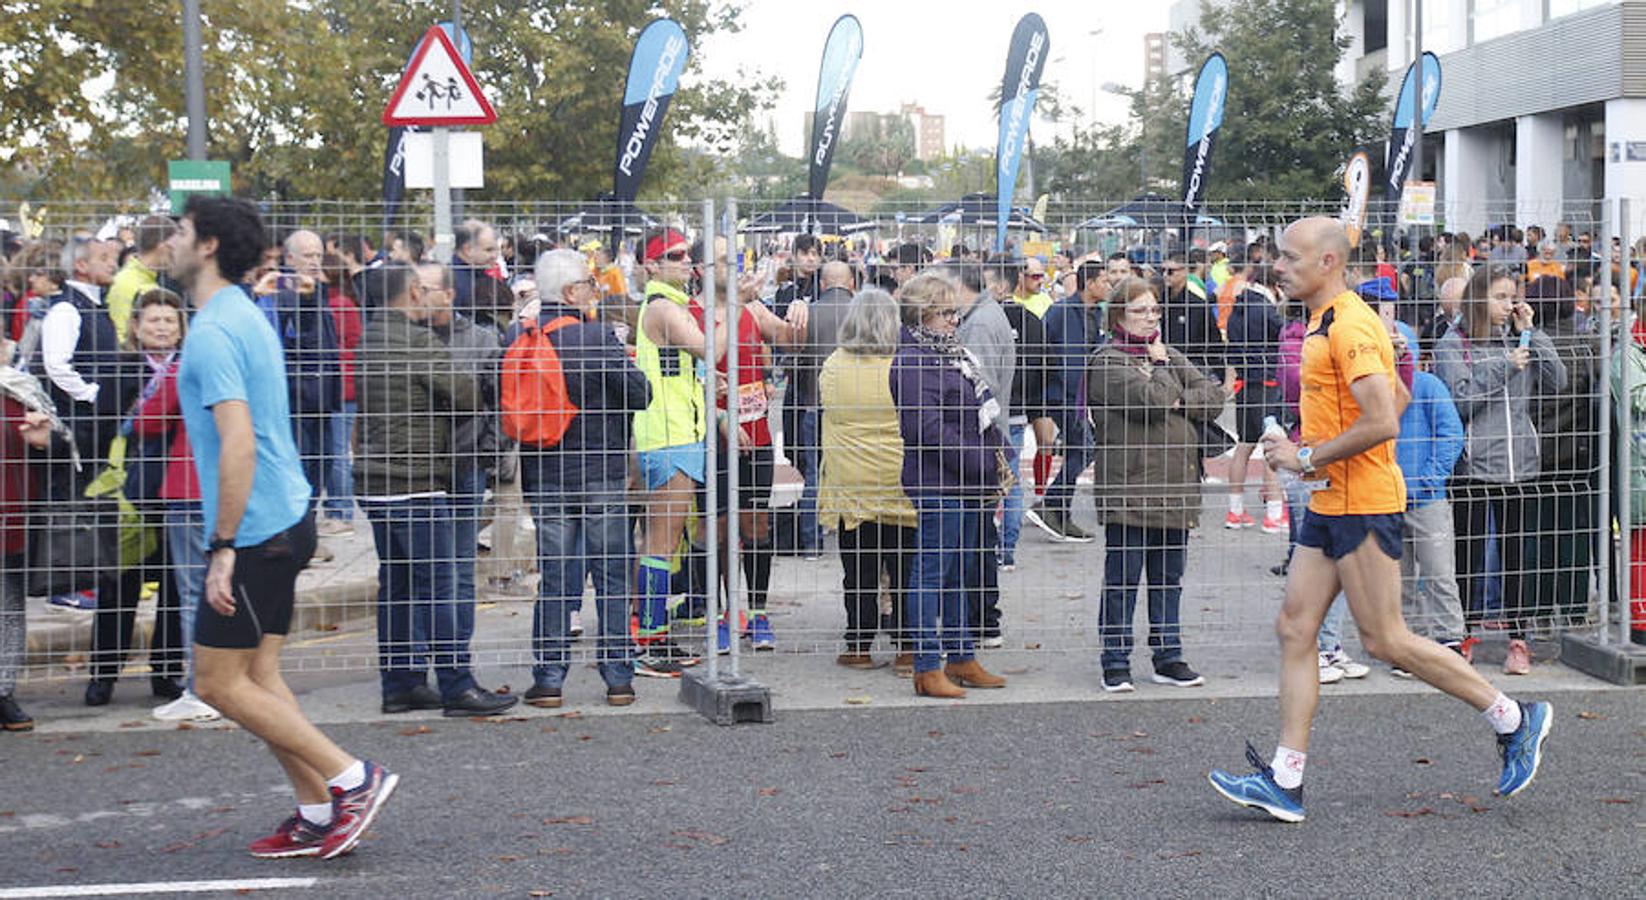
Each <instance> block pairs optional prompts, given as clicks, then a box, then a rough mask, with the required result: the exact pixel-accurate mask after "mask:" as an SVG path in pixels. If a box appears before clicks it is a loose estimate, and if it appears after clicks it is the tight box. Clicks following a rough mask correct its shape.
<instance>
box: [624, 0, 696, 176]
mask: <svg viewBox="0 0 1646 900" xmlns="http://www.w3.org/2000/svg"><path fill="white" fill-rule="evenodd" d="M690 52H691V50H690V48H689V47H688V46H687V44H686V30H685V29H684V28H681V27H680V23H679V22H676V21H675V20H673V19H657V20H656V21H654V22H652V23H651V24H650V25H647V26H646V29H645V30H644V31H642V32H640V39H639V40H637V41H635V44H634V55H633V56H631V57H629V80H628V83H627V85H626V86H625V87H624V88H623V118H622V119H621V120H619V124H618V126H617V164H616V166H615V167H613V169H612V194H613V195H614V196H615V197H616V198H617V199H618V200H619V201H624V200H626V201H629V202H633V201H634V198H635V195H636V194H638V193H639V192H640V179H642V178H644V177H645V175H646V162H647V160H650V159H651V157H652V148H653V147H655V146H657V138H658V135H660V134H662V133H663V115H664V113H667V112H668V111H669V100H670V99H672V98H673V97H674V91H675V88H677V87H679V86H680V73H681V71H683V70H684V69H685V68H686V57H687V55H688V54H689V53H690Z"/></svg>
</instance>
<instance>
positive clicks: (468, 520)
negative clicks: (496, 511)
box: [446, 462, 486, 646]
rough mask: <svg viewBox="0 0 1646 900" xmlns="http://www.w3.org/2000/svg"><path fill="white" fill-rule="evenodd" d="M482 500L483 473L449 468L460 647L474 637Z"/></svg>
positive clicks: (454, 593) (448, 496)
mask: <svg viewBox="0 0 1646 900" xmlns="http://www.w3.org/2000/svg"><path fill="white" fill-rule="evenodd" d="M485 501H486V473H485V471H483V470H481V469H477V468H475V467H474V466H469V465H463V464H462V463H461V462H460V463H459V464H458V465H455V466H453V467H452V486H451V490H450V491H449V492H448V493H447V494H446V505H447V506H449V507H450V508H451V515H452V553H451V557H452V598H453V599H454V600H456V601H457V604H458V608H457V629H458V632H459V634H460V635H461V636H462V639H463V644H464V646H467V645H468V643H469V638H471V637H473V636H474V604H475V600H476V599H477V598H478V596H479V595H478V594H477V593H476V592H475V587H474V560H475V555H476V554H478V553H479V551H480V510H481V507H482V506H484V504H485Z"/></svg>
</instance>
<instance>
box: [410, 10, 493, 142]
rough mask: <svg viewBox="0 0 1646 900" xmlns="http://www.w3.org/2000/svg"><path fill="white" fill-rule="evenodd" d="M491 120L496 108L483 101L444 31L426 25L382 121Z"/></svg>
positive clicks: (487, 122)
mask: <svg viewBox="0 0 1646 900" xmlns="http://www.w3.org/2000/svg"><path fill="white" fill-rule="evenodd" d="M495 121H497V111H496V110H494V109H492V105H491V104H490V103H488V102H487V101H486V95H485V93H483V92H482V91H481V90H480V85H479V83H478V82H476V81H475V80H474V73H473V72H470V71H469V67H468V66H466V65H464V64H463V58H462V57H461V56H459V55H458V53H457V48H456V47H454V46H452V42H451V38H448V37H446V30H445V29H444V28H441V27H440V26H439V25H436V26H434V27H432V28H430V29H429V30H428V33H426V34H424V35H423V42H422V43H421V44H419V45H418V47H417V52H416V53H415V54H413V55H412V60H411V64H410V65H408V66H406V74H405V75H404V76H402V77H401V79H400V86H399V87H396V88H395V89H394V96H392V97H390V98H389V105H388V108H386V109H384V110H383V124H384V125H427V126H441V125H490V124H491V123H493V122H495Z"/></svg>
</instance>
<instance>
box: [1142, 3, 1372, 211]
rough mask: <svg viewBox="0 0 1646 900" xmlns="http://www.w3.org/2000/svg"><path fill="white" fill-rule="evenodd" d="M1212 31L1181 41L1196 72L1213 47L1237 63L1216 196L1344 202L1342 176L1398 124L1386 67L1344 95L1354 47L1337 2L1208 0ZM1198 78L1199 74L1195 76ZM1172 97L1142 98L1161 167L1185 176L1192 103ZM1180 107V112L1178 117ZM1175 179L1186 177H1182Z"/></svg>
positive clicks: (1215, 163) (1204, 17)
mask: <svg viewBox="0 0 1646 900" xmlns="http://www.w3.org/2000/svg"><path fill="white" fill-rule="evenodd" d="M1200 7H1201V23H1202V26H1203V27H1204V28H1205V31H1204V32H1200V31H1195V30H1193V29H1190V30H1187V31H1184V32H1181V33H1177V34H1174V35H1172V41H1173V43H1174V44H1175V45H1176V46H1177V48H1178V49H1179V50H1180V51H1182V53H1183V55H1184V56H1185V57H1186V58H1188V59H1189V60H1191V61H1192V62H1193V63H1194V64H1195V65H1196V66H1198V65H1199V63H1200V61H1201V60H1203V59H1204V58H1205V57H1206V56H1207V55H1209V54H1210V53H1211V52H1212V51H1213V50H1221V51H1223V56H1224V58H1225V59H1226V60H1227V61H1228V63H1229V86H1230V87H1229V95H1228V105H1227V107H1226V109H1225V112H1224V116H1223V129H1222V131H1221V132H1220V133H1219V134H1218V138H1217V144H1216V147H1215V149H1214V150H1213V159H1212V178H1211V182H1210V184H1209V185H1208V190H1207V196H1208V198H1210V199H1212V200H1258V199H1287V200H1300V199H1318V198H1328V197H1336V196H1338V193H1339V189H1338V187H1337V186H1336V184H1335V181H1336V179H1335V177H1334V172H1336V171H1338V167H1339V166H1340V165H1341V164H1342V162H1343V160H1344V158H1345V157H1346V156H1348V154H1349V153H1350V152H1351V151H1352V150H1353V149H1354V148H1355V147H1356V146H1357V145H1359V144H1362V143H1366V142H1368V141H1380V140H1382V138H1383V137H1384V134H1383V133H1382V132H1383V130H1384V129H1386V128H1387V127H1388V123H1387V114H1388V106H1387V102H1386V101H1385V100H1384V98H1383V86H1384V81H1385V80H1386V79H1385V78H1384V76H1383V73H1382V72H1381V71H1374V72H1372V73H1371V74H1369V75H1367V76H1366V77H1365V78H1364V79H1362V80H1361V81H1360V83H1358V84H1356V85H1354V86H1353V87H1352V88H1350V89H1349V90H1348V91H1344V90H1342V89H1341V88H1340V87H1339V85H1338V83H1337V79H1336V77H1335V75H1334V74H1333V72H1334V69H1335V68H1336V67H1337V63H1338V61H1339V60H1340V59H1341V58H1342V57H1343V54H1344V53H1345V52H1346V51H1347V50H1348V48H1349V37H1348V36H1347V35H1346V34H1345V33H1344V32H1343V31H1342V30H1341V29H1340V28H1339V26H1340V24H1341V23H1340V22H1339V20H1338V18H1337V4H1336V3H1335V2H1334V0H1234V2H1233V3H1231V4H1229V5H1228V6H1225V7H1221V8H1214V7H1212V5H1211V4H1210V3H1208V2H1206V0H1201V4H1200ZM1189 77H1193V73H1192V72H1191V73H1189ZM1165 100H1166V98H1165V97H1164V96H1163V91H1156V92H1150V93H1148V94H1147V95H1145V96H1144V97H1142V98H1134V103H1133V110H1134V112H1137V111H1139V110H1140V108H1141V109H1142V110H1144V111H1147V112H1148V113H1150V114H1151V118H1156V117H1158V119H1157V121H1158V126H1157V124H1156V122H1154V121H1151V122H1150V129H1151V134H1150V135H1149V154H1150V157H1151V158H1153V157H1154V156H1155V154H1156V153H1157V152H1158V153H1159V154H1160V158H1161V159H1162V160H1163V161H1164V162H1163V163H1162V165H1161V167H1160V168H1158V169H1155V170H1154V171H1156V172H1160V173H1162V174H1166V173H1167V172H1168V169H1169V173H1170V174H1171V175H1173V176H1176V175H1178V166H1177V163H1178V161H1179V160H1180V159H1181V155H1182V150H1183V138H1182V136H1183V134H1184V130H1185V127H1186V125H1185V117H1186V111H1187V102H1186V101H1178V102H1176V103H1175V104H1166V105H1168V106H1169V108H1167V109H1162V108H1161V106H1160V105H1157V104H1165ZM1172 110H1175V111H1176V115H1175V116H1174V115H1172V114H1171V112H1172ZM1172 180H1173V181H1176V180H1178V179H1177V178H1172Z"/></svg>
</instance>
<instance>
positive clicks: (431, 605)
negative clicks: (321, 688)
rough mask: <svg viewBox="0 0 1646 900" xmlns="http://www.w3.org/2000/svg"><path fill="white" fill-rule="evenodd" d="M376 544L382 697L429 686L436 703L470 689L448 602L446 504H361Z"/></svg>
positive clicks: (464, 651)
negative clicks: (430, 681) (433, 685)
mask: <svg viewBox="0 0 1646 900" xmlns="http://www.w3.org/2000/svg"><path fill="white" fill-rule="evenodd" d="M360 506H361V508H362V509H364V510H365V511H366V518H367V519H369V520H371V530H372V539H373V540H374V541H375V542H376V543H377V559H378V564H377V657H378V670H379V672H380V674H381V678H382V685H383V693H384V695H389V694H399V693H404V692H406V691H409V690H411V689H412V688H415V687H417V686H419V685H422V684H426V683H427V677H428V670H429V669H430V668H431V667H432V668H433V669H434V675H435V679H436V680H437V681H438V682H439V683H440V696H441V698H442V699H445V700H451V699H453V698H455V697H456V696H457V695H458V694H461V693H462V692H464V691H466V690H468V689H469V688H471V687H474V676H473V675H472V674H471V673H470V671H469V642H468V639H467V637H465V636H463V633H462V629H461V625H460V621H461V617H460V615H459V607H461V606H464V605H467V606H468V607H469V612H468V615H469V621H470V622H471V623H472V622H473V616H474V609H473V604H472V603H470V604H463V603H459V602H454V601H453V600H451V599H450V598H451V597H452V593H453V588H452V582H453V577H452V575H453V571H454V567H453V566H452V519H451V507H450V506H449V505H448V503H447V500H446V498H445V497H415V498H412V499H410V500H392V501H381V500H374V501H364V500H363V501H361V503H360Z"/></svg>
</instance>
